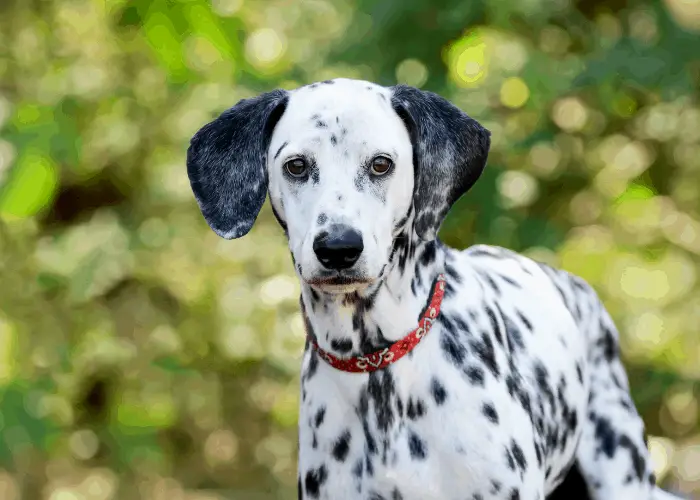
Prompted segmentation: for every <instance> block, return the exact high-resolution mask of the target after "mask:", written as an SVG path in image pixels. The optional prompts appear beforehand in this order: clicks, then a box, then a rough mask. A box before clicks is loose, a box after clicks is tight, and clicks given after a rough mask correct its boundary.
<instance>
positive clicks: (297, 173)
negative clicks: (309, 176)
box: [284, 158, 306, 177]
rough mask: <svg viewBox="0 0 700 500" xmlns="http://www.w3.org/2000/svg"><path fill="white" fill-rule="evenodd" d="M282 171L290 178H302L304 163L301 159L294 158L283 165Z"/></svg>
mask: <svg viewBox="0 0 700 500" xmlns="http://www.w3.org/2000/svg"><path fill="white" fill-rule="evenodd" d="M284 169H285V170H286V171H287V173H288V174H289V175H291V176H292V177H304V175H306V162H305V161H304V160H302V159H301V158H295V159H294V160H289V161H288V162H287V163H285V164H284Z"/></svg>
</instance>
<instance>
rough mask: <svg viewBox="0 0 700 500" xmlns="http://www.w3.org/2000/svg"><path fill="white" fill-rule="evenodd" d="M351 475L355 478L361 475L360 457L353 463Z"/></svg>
mask: <svg viewBox="0 0 700 500" xmlns="http://www.w3.org/2000/svg"><path fill="white" fill-rule="evenodd" d="M352 475H353V476H355V477H356V478H358V479H359V478H361V477H362V459H361V458H358V459H357V461H356V462H355V465H353V466H352Z"/></svg>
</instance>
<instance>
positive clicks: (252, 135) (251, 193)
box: [187, 90, 288, 240]
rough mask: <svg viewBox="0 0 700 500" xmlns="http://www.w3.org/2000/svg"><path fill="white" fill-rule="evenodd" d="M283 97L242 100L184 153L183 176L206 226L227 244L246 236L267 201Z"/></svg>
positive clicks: (282, 94)
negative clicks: (272, 147) (272, 148)
mask: <svg viewBox="0 0 700 500" xmlns="http://www.w3.org/2000/svg"><path fill="white" fill-rule="evenodd" d="M287 100H288V93H287V92H286V91H284V90H275V91H272V92H268V93H266V94H262V95H260V96H258V97H254V98H252V99H243V100H241V101H239V102H238V104H236V105H235V106H234V107H232V108H231V109H229V110H227V111H224V113H222V114H221V116H219V117H218V118H217V119H216V120H214V121H213V122H211V123H208V124H207V125H205V126H204V127H202V128H201V129H200V130H199V131H198V132H197V133H196V134H195V135H194V137H193V138H192V141H191V142H190V147H189V149H188V150H187V175H188V176H189V178H190V185H191V186H192V191H193V192H194V196H195V198H196V199H197V203H198V204H199V208H200V210H201V211H202V214H203V215H204V218H205V219H206V221H207V223H208V224H209V226H210V227H211V228H212V229H213V230H214V232H215V233H216V234H218V235H219V236H221V237H223V238H226V239H229V240H230V239H233V238H240V237H241V236H244V235H245V234H247V233H248V231H250V228H251V227H253V223H254V222H255V219H256V218H257V216H258V213H259V212H260V209H261V208H262V206H263V203H265V197H266V196H267V169H266V163H267V150H268V147H269V145H270V138H271V137H272V132H273V130H274V128H275V125H276V124H277V122H278V121H279V119H280V118H281V116H282V113H284V110H285V108H286V106H287Z"/></svg>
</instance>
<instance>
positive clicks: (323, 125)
mask: <svg viewBox="0 0 700 500" xmlns="http://www.w3.org/2000/svg"><path fill="white" fill-rule="evenodd" d="M316 128H328V124H327V123H326V122H324V121H323V120H316Z"/></svg>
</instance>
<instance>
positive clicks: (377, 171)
mask: <svg viewBox="0 0 700 500" xmlns="http://www.w3.org/2000/svg"><path fill="white" fill-rule="evenodd" d="M393 165H394V162H393V161H391V160H390V159H389V158H387V157H386V156H377V157H376V158H375V159H374V160H372V173H373V174H374V175H384V174H386V173H387V172H388V171H389V170H391V167H392V166H393Z"/></svg>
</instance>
